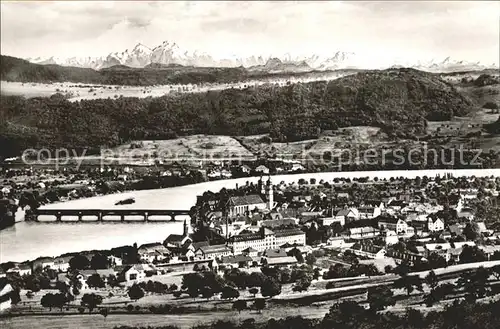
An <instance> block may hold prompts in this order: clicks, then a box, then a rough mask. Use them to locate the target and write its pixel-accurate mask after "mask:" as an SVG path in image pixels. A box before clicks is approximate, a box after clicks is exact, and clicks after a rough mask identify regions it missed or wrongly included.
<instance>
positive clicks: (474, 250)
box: [460, 245, 488, 263]
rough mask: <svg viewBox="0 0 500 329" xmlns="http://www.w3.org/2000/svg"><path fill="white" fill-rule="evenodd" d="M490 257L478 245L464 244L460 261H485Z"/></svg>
mask: <svg viewBox="0 0 500 329" xmlns="http://www.w3.org/2000/svg"><path fill="white" fill-rule="evenodd" d="M487 259H488V257H487V256H486V254H485V253H484V251H482V250H481V249H479V248H478V247H477V246H472V247H471V246H467V245H466V246H464V248H463V249H462V252H461V253H460V263H475V262H484V261H486V260H487Z"/></svg>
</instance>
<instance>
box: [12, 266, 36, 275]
mask: <svg viewBox="0 0 500 329" xmlns="http://www.w3.org/2000/svg"><path fill="white" fill-rule="evenodd" d="M7 273H17V274H19V275H20V276H23V275H30V274H31V266H29V265H28V264H17V265H16V266H14V267H12V268H9V269H8V270H7Z"/></svg>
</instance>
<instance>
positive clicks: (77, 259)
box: [69, 255, 90, 270]
mask: <svg viewBox="0 0 500 329" xmlns="http://www.w3.org/2000/svg"><path fill="white" fill-rule="evenodd" d="M89 265H90V262H89V260H88V258H87V257H85V256H83V255H76V256H74V257H73V258H71V259H70V260H69V266H70V267H71V268H72V269H73V270H84V269H86V268H88V267H89Z"/></svg>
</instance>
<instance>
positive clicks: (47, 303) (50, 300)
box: [40, 293, 54, 311]
mask: <svg viewBox="0 0 500 329" xmlns="http://www.w3.org/2000/svg"><path fill="white" fill-rule="evenodd" d="M40 304H41V305H42V306H43V307H48V308H49V311H52V307H54V294H52V293H48V294H45V295H43V297H42V299H41V300H40Z"/></svg>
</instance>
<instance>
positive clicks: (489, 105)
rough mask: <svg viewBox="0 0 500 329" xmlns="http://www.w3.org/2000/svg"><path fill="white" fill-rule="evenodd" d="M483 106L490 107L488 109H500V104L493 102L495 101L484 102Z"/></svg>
mask: <svg viewBox="0 0 500 329" xmlns="http://www.w3.org/2000/svg"><path fill="white" fill-rule="evenodd" d="M483 108H484V109H488V110H498V109H499V107H498V104H496V103H493V102H486V103H484V105H483Z"/></svg>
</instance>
